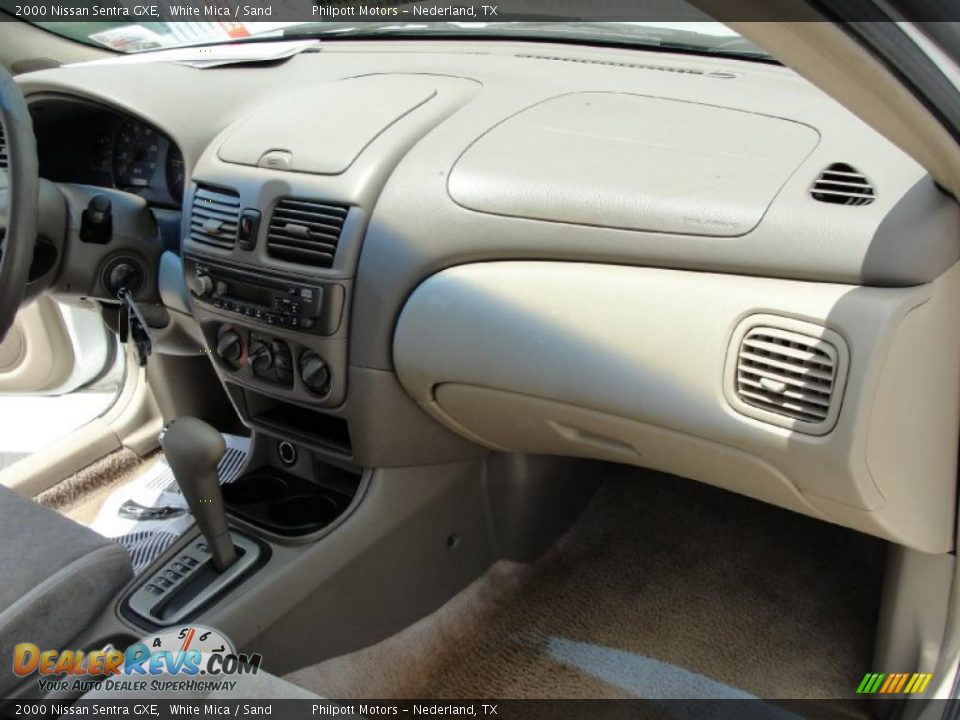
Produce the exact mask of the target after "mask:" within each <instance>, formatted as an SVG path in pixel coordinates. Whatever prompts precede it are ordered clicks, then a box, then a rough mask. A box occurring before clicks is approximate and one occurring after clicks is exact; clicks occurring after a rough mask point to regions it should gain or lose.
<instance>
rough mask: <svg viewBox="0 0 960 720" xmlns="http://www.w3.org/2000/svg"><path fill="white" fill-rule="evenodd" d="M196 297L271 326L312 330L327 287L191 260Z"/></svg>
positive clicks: (189, 268)
mask: <svg viewBox="0 0 960 720" xmlns="http://www.w3.org/2000/svg"><path fill="white" fill-rule="evenodd" d="M187 282H188V285H189V286H190V292H191V294H192V295H193V297H194V299H196V300H199V301H200V302H203V303H207V304H210V305H212V306H213V307H216V308H218V309H222V310H227V311H230V312H235V313H237V314H239V315H245V316H247V317H249V318H251V319H253V320H259V321H260V322H263V323H265V324H267V325H277V326H280V327H288V328H295V329H299V330H311V329H313V327H314V326H315V324H316V323H317V321H318V319H319V317H320V313H321V310H322V309H323V294H324V292H323V290H324V289H323V288H322V287H319V286H316V285H307V284H304V283H303V282H297V281H291V280H287V279H282V278H274V277H270V276H265V275H263V274H262V273H256V272H249V271H245V270H240V269H237V268H232V267H229V268H228V267H224V266H222V265H211V264H209V263H207V262H204V261H200V260H195V261H188V263H187Z"/></svg>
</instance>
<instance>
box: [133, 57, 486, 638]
mask: <svg viewBox="0 0 960 720" xmlns="http://www.w3.org/2000/svg"><path fill="white" fill-rule="evenodd" d="M475 90H476V86H475V84H473V83H471V82H469V81H465V80H462V79H458V78H444V77H440V76H431V75H390V76H386V75H383V76H365V77H357V78H347V79H343V80H338V81H332V82H327V83H320V84H317V85H313V86H311V87H307V88H305V89H303V90H301V91H298V92H295V93H293V94H291V95H287V96H284V97H282V98H280V99H278V100H274V101H272V102H270V103H267V104H266V105H264V106H263V107H262V108H261V109H259V110H258V111H256V112H254V113H253V114H252V115H248V116H246V117H244V118H241V119H240V120H239V121H237V122H236V123H235V124H234V125H233V126H231V127H229V128H227V129H226V130H225V131H224V132H223V133H221V135H220V136H219V137H217V138H216V139H215V140H214V142H213V143H212V144H211V145H210V146H209V147H208V148H207V150H206V151H205V152H204V154H203V155H202V156H201V158H200V160H199V162H198V163H197V165H196V167H195V168H193V172H192V174H191V181H190V183H189V185H188V187H187V191H186V196H185V198H184V222H183V227H182V231H181V252H180V272H182V281H183V282H182V283H179V285H180V287H181V290H180V291H179V292H180V295H181V296H182V297H181V300H182V303H183V305H184V306H187V307H188V308H189V311H190V313H191V314H192V316H193V318H194V320H195V321H196V323H197V325H198V326H199V328H200V330H201V332H202V335H203V339H204V341H205V344H206V347H205V352H207V353H209V355H210V358H211V361H212V363H213V367H214V368H215V370H216V373H217V376H218V378H219V380H220V381H221V383H222V384H223V387H224V389H225V390H226V393H227V395H228V397H229V398H230V401H231V402H232V404H233V405H234V407H235V409H236V411H237V414H238V415H239V417H240V419H241V420H242V421H243V423H244V425H246V426H247V427H248V428H250V429H251V430H252V431H253V437H252V443H251V452H250V454H249V456H248V457H247V459H246V463H245V467H244V472H243V473H242V474H241V475H240V477H239V478H238V479H236V480H234V481H233V482H231V483H227V484H225V485H224V486H223V487H222V498H220V499H218V500H217V503H218V507H220V508H221V509H220V510H218V513H219V515H220V516H225V517H227V518H228V521H226V522H224V523H222V524H223V526H224V528H226V527H227V526H228V527H229V532H230V534H231V537H232V538H233V547H234V549H235V555H236V558H237V559H236V560H232V561H231V562H226V561H224V560H223V558H220V560H218V557H217V556H216V555H215V554H211V552H208V548H207V538H206V531H205V535H204V537H197V536H194V537H186V538H182V539H181V541H180V542H179V543H178V544H177V545H176V546H175V547H173V548H171V550H170V551H168V552H167V553H165V555H164V556H163V557H162V558H161V559H160V560H159V561H158V562H157V563H155V565H154V567H153V568H152V569H151V570H150V571H148V572H147V573H145V575H144V576H143V577H142V578H139V579H138V582H137V583H136V584H135V586H134V587H133V588H132V589H131V591H130V592H128V593H127V595H126V596H125V599H124V602H123V604H122V608H123V612H124V613H125V616H126V617H127V618H128V619H130V620H132V621H133V622H135V623H137V624H140V625H143V624H147V625H149V626H151V627H156V626H160V627H162V626H167V625H170V624H174V623H181V622H186V621H190V620H193V619H196V618H198V617H201V618H203V617H207V616H209V615H211V614H212V613H214V612H215V608H218V607H221V606H222V605H227V606H229V605H230V604H231V603H233V602H235V601H236V599H237V598H240V597H241V596H243V595H245V594H246V593H250V592H253V588H255V587H258V585H259V583H260V582H261V581H262V580H263V579H264V578H265V577H268V576H271V575H276V574H283V573H284V572H285V570H284V568H285V567H287V566H288V565H290V564H296V563H298V562H300V561H301V560H302V559H303V557H304V556H305V555H306V554H308V553H312V552H314V548H315V547H316V546H317V545H319V543H317V541H318V540H319V539H320V538H323V537H326V536H328V535H330V534H331V533H332V532H333V531H334V530H336V529H337V528H338V527H339V526H340V525H341V524H343V523H345V522H346V520H347V518H349V517H350V516H351V514H352V513H353V512H354V511H356V510H357V509H358V507H359V504H360V502H361V501H362V500H363V499H364V497H365V496H366V495H367V494H373V491H372V490H371V491H370V493H368V486H370V484H371V480H370V478H371V476H372V475H373V472H372V471H371V470H368V469H365V468H369V467H371V466H377V465H379V464H381V463H382V459H381V458H382V456H386V455H391V454H392V455H393V461H392V463H383V464H393V465H410V464H413V463H411V462H409V461H408V458H406V457H404V450H403V438H404V433H406V432H411V433H417V431H419V430H420V426H422V425H424V424H425V423H428V422H429V421H427V420H426V419H425V416H424V415H423V414H422V413H420V412H419V411H418V410H416V408H415V407H414V406H413V405H412V403H411V401H410V400H409V398H408V397H407V396H406V395H405V394H404V393H403V391H402V389H401V388H400V387H399V385H398V383H397V382H396V379H395V377H394V376H393V375H392V373H388V372H384V371H373V370H367V369H365V368H360V369H357V368H354V369H351V368H350V365H349V359H348V348H349V341H350V333H351V327H350V306H351V299H352V295H353V291H354V285H355V283H356V281H357V273H358V266H359V259H360V250H361V245H362V240H363V235H364V233H365V231H366V229H367V226H368V224H369V222H370V214H371V211H372V208H373V207H374V206H375V205H376V202H377V199H378V197H379V194H380V191H381V190H382V188H383V186H384V184H385V183H386V181H387V179H388V178H389V176H390V174H391V172H392V171H393V169H394V168H395V167H396V165H397V163H398V162H400V161H401V160H402V158H403V157H404V155H406V153H407V151H408V150H409V149H410V148H411V147H412V146H413V145H414V144H415V143H416V142H417V141H418V140H419V139H420V138H421V137H423V135H424V134H425V133H426V132H428V131H430V130H431V129H432V128H433V127H435V126H436V125H437V124H438V123H439V122H440V121H442V120H443V119H444V118H445V117H446V116H447V115H449V114H450V113H451V112H453V111H455V110H456V109H457V108H458V107H459V106H460V105H462V103H463V102H465V101H466V100H467V99H468V98H469V97H470V96H471V95H472V93H473V92H475ZM381 418H388V419H389V423H390V425H389V426H387V425H383V424H382V423H383V422H385V421H382V420H381ZM408 418H409V422H406V420H407V419H408ZM176 422H180V421H179V420H178V421H176ZM176 422H175V423H174V425H173V427H176ZM180 427H181V428H182V427H183V425H182V424H181V425H180ZM427 432H428V433H430V432H433V433H434V434H435V436H437V437H443V442H445V443H446V446H450V445H454V444H455V445H456V446H457V453H459V454H460V455H461V456H462V453H461V452H460V451H461V447H460V446H461V445H462V444H463V441H461V440H459V439H456V440H450V439H449V438H447V436H446V433H445V432H443V431H440V430H439V429H429V430H428V431H427ZM179 437H180V439H181V440H182V441H183V443H184V444H185V445H187V446H190V445H191V442H190V441H189V438H188V435H187V434H185V433H183V432H180V433H179ZM358 437H359V438H360V440H359V442H357V441H356V440H357V438H358ZM371 438H378V441H377V442H376V443H374V442H371ZM427 438H428V439H427V441H426V445H429V446H430V452H431V454H432V455H433V456H436V455H437V451H438V450H439V451H440V454H441V455H442V452H443V450H444V448H445V447H446V446H445V445H443V444H441V443H434V444H432V445H431V444H430V439H431V436H430V435H427ZM422 446H423V445H421V447H422ZM421 452H423V451H422V450H421ZM471 452H474V450H473V449H471ZM378 453H379V455H380V456H378ZM191 473H192V470H191V465H190V464H189V463H184V464H182V465H181V474H185V475H187V476H189V475H191ZM215 475H216V473H214V476H215ZM178 480H179V477H178ZM211 492H212V493H213V494H216V495H218V496H219V495H220V493H219V492H217V491H216V486H214V488H213V490H212V491H211ZM208 494H209V493H208ZM203 502H204V503H207V502H209V500H203ZM205 507H208V506H206V505H204V506H202V507H201V508H200V512H201V514H202V513H203V508H205ZM194 516H195V517H197V513H196V512H194ZM198 523H199V518H198ZM199 524H200V525H201V529H203V528H202V523H199ZM224 532H226V530H225V529H224ZM218 537H224V535H223V534H221V535H219V536H218ZM213 549H214V545H213V544H210V548H209V550H213ZM227 597H228V598H229V600H230V602H229V603H222V602H220V600H221V599H222V598H227Z"/></svg>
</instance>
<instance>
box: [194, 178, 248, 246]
mask: <svg viewBox="0 0 960 720" xmlns="http://www.w3.org/2000/svg"><path fill="white" fill-rule="evenodd" d="M239 220H240V194H239V193H237V192H236V191H235V190H227V189H224V188H215V187H211V186H209V185H200V186H198V187H197V191H196V192H195V193H194V195H193V208H192V209H191V211H190V239H191V240H194V241H195V242H198V243H203V244H204V245H212V246H213V247H218V248H223V249H225V250H230V249H232V248H233V246H234V244H235V243H236V242H237V224H238V222H239Z"/></svg>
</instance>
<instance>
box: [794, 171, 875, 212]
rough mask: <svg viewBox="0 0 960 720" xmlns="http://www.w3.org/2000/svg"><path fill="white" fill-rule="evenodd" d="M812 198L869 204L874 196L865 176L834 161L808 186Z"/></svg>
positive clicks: (822, 200)
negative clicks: (810, 186)
mask: <svg viewBox="0 0 960 720" xmlns="http://www.w3.org/2000/svg"><path fill="white" fill-rule="evenodd" d="M810 194H811V195H812V196H813V199H814V200H819V201H820V202H825V203H834V204H835V205H869V204H870V203H872V202H873V200H874V198H875V197H876V193H875V192H874V189H873V185H871V184H870V181H869V180H867V178H866V176H865V175H864V174H863V173H861V172H860V171H859V170H857V169H856V168H854V167H852V166H850V165H847V164H846V163H834V164H833V165H831V166H830V167H828V168H827V169H825V170H824V171H823V172H822V173H820V177H818V178H817V181H816V182H815V183H814V184H813V187H812V188H810Z"/></svg>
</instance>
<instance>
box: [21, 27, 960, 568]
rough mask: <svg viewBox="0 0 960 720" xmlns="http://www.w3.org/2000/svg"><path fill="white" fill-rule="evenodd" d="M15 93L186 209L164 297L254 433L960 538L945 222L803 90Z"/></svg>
mask: <svg viewBox="0 0 960 720" xmlns="http://www.w3.org/2000/svg"><path fill="white" fill-rule="evenodd" d="M18 80H19V81H20V82H21V86H22V87H23V89H24V91H25V93H26V94H27V96H28V99H29V101H30V104H31V108H32V110H33V113H34V119H35V123H36V127H37V135H38V144H39V146H40V154H41V169H42V174H43V175H44V177H46V178H48V179H51V180H59V181H61V182H73V183H87V184H92V185H95V186H102V187H112V188H118V189H121V190H124V191H127V192H129V193H132V194H135V195H137V196H139V198H138V200H140V201H144V200H145V201H146V202H147V203H148V204H149V206H150V208H151V210H153V211H154V212H155V214H156V209H158V208H164V207H177V208H179V207H181V199H182V207H183V208H184V209H183V222H182V225H181V232H180V243H179V253H172V252H168V253H164V260H165V263H166V264H165V268H166V270H164V271H161V272H160V282H159V283H158V284H159V286H160V296H161V298H162V300H163V303H164V305H165V306H166V307H167V308H168V309H170V310H171V315H172V316H175V315H176V316H182V317H183V318H185V319H186V320H185V322H190V323H192V324H193V325H192V327H193V328H194V329H195V330H197V333H198V335H199V336H200V337H201V338H202V340H203V348H205V350H204V351H205V352H207V353H209V355H210V357H211V361H212V362H213V363H214V367H215V369H216V371H217V373H218V375H219V377H220V380H221V382H222V383H223V385H224V388H225V389H226V390H227V392H228V393H229V395H230V397H231V399H232V400H233V402H234V405H235V407H237V409H238V411H239V412H240V413H241V415H242V417H243V420H244V422H246V423H247V424H248V425H249V426H250V427H252V428H254V429H259V430H261V431H264V432H267V433H272V434H274V435H279V436H281V437H290V438H295V439H297V441H298V442H303V443H307V444H312V445H313V446H315V447H317V448H321V449H323V450H330V449H331V448H332V449H333V452H335V453H339V455H338V457H339V458H340V459H341V460H344V461H349V462H353V463H355V464H357V465H363V466H369V467H390V466H404V465H406V466H411V465H426V464H430V463H436V462H447V461H455V460H460V459H463V458H465V457H476V456H477V455H476V453H479V452H487V451H491V450H492V451H502V452H516V453H546V454H555V455H562V456H573V457H590V458H599V459H602V460H609V461H614V462H621V463H628V464H633V465H639V466H642V467H648V468H654V469H658V470H662V471H665V472H671V473H674V474H677V475H681V476H684V477H689V478H693V479H696V480H700V481H702V482H707V483H711V484H714V485H717V486H720V487H723V488H726V489H728V490H732V491H734V492H738V493H742V494H745V495H748V496H751V497H754V498H757V499H760V500H763V501H765V502H769V503H772V504H776V505H779V506H781V507H785V508H789V509H791V510H794V511H796V512H800V513H804V514H807V515H811V516H813V517H817V518H821V519H824V520H827V521H830V522H834V523H837V524H840V525H844V526H846V527H851V528H855V529H857V530H860V531H863V532H867V533H871V534H874V535H878V536H880V537H884V538H887V539H890V540H893V541H895V542H898V543H900V544H903V545H906V546H909V547H913V548H916V549H919V550H922V551H924V552H944V551H945V550H946V549H948V548H950V547H952V545H953V528H954V509H953V508H954V507H955V506H954V502H953V495H954V488H955V478H956V470H957V457H956V452H955V442H956V437H957V435H958V433H960V414H958V411H957V409H958V407H960V333H958V332H957V331H956V329H955V308H956V306H957V305H958V304H960V262H958V261H960V241H958V238H960V209H958V206H957V204H956V202H955V201H953V200H952V199H951V198H949V197H948V196H946V195H945V194H944V193H942V192H941V191H940V190H939V189H938V188H937V186H936V184H935V183H934V182H933V180H932V178H931V177H930V175H929V174H928V173H927V172H926V171H925V170H924V169H923V168H922V167H921V166H920V165H919V164H917V163H916V162H915V161H914V160H913V159H912V158H910V157H909V156H908V155H906V154H905V153H904V152H902V151H901V150H900V149H899V148H897V147H896V146H894V145H893V144H892V143H890V142H889V141H888V140H887V139H886V138H884V137H883V136H881V135H879V134H878V133H876V132H875V131H873V130H872V129H871V128H870V127H868V126H867V125H865V124H864V123H863V122H861V121H860V120H859V119H858V118H857V117H856V116H854V115H852V114H851V113H849V112H848V111H846V110H845V109H844V108H842V107H840V106H839V105H837V104H836V103H835V102H833V101H832V100H831V99H830V98H829V97H827V96H825V95H824V94H822V93H821V92H819V91H818V90H817V89H816V88H813V87H812V86H810V85H809V84H808V83H806V82H805V81H803V80H802V79H801V78H800V77H798V76H797V75H795V74H794V73H793V72H792V71H790V70H789V69H787V68H784V67H774V66H770V65H760V64H754V63H750V62H744V61H736V60H729V59H724V58H714V57H709V58H708V57H692V56H682V55H671V54H667V53H649V52H643V51H631V50H625V49H612V48H589V47H575V46H572V45H571V46H566V45H565V46H562V47H561V46H550V45H546V44H537V43H522V42H496V43H494V42H483V43H469V42H449V43H448V42H444V43H436V42H432V43H431V42H417V41H410V42H406V41H404V42H401V41H387V42H383V43H379V42H376V41H361V42H355V43H354V42H346V41H344V42H342V43H338V44H337V46H336V49H329V50H328V49H324V51H323V52H305V53H303V54H301V55H298V56H296V57H293V58H290V59H288V60H287V61H285V62H284V63H282V64H279V65H271V66H261V65H255V66H243V67H221V68H209V69H198V68H191V67H187V66H183V65H178V64H175V63H172V62H159V61H158V62H144V63H136V64H133V63H125V62H123V61H119V60H118V61H117V62H116V63H113V64H111V63H106V64H97V65H95V66H78V67H72V68H62V69H59V70H49V71H41V72H37V73H30V74H28V75H27V76H25V77H23V78H19V79H18ZM184 97H189V98H190V101H189V102H188V103H187V102H183V100H182V98H184ZM120 108H123V110H121V109H120ZM185 166H186V169H187V171H188V172H187V173H186V176H185V173H184V167H185ZM84 199H86V198H84ZM82 249H83V250H84V251H86V252H92V251H93V250H94V249H95V248H93V246H90V247H85V248H82ZM109 251H110V248H109V246H104V251H103V252H109ZM174 280H175V281H176V282H174ZM188 286H189V290H188V289H187V288H188ZM197 352H200V350H199V349H198V350H197ZM811 378H812V379H814V380H816V382H812V381H810V379H811ZM471 453H472V455H471Z"/></svg>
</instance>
